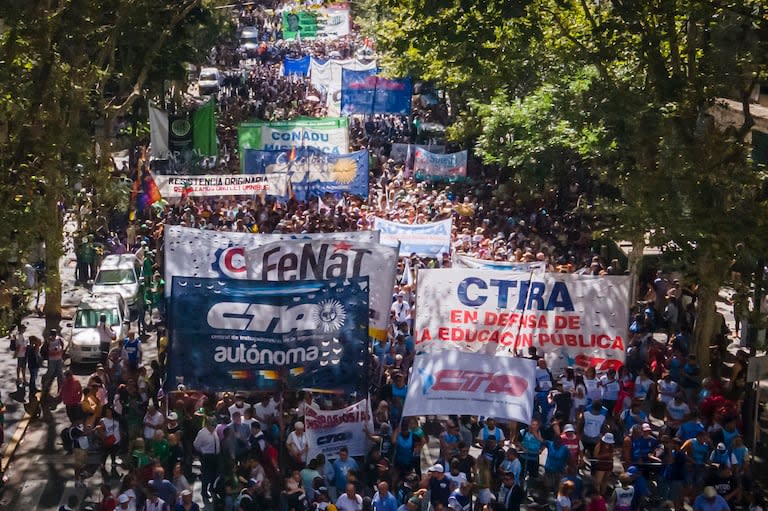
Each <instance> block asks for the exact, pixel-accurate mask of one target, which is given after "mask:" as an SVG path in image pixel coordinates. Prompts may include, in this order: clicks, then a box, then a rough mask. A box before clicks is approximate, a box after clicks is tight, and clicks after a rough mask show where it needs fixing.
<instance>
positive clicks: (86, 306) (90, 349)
mask: <svg viewBox="0 0 768 511" xmlns="http://www.w3.org/2000/svg"><path fill="white" fill-rule="evenodd" d="M102 314H103V315H105V316H106V317H107V325H109V327H110V328H111V329H112V332H114V334H115V336H116V340H115V341H114V342H115V343H116V342H119V341H120V340H121V339H123V338H124V337H125V336H126V335H127V334H128V325H126V324H125V322H126V321H129V319H130V311H129V309H128V305H127V304H126V303H125V300H124V299H123V297H122V296H120V295H119V294H117V293H110V294H90V295H87V296H84V297H83V298H82V299H81V300H80V303H79V304H78V306H77V310H76V311H75V319H74V321H73V322H72V323H70V324H68V325H67V326H69V327H71V328H70V332H69V343H68V345H67V352H68V353H69V357H70V359H71V361H72V363H73V364H83V363H87V362H99V361H100V359H101V350H100V348H99V342H100V340H101V338H100V335H99V332H98V330H96V326H97V325H98V324H99V318H100V317H101V315H102Z"/></svg>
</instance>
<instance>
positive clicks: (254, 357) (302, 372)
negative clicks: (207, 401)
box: [168, 277, 368, 393]
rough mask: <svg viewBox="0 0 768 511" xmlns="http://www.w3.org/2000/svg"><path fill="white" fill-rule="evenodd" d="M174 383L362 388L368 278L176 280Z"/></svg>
mask: <svg viewBox="0 0 768 511" xmlns="http://www.w3.org/2000/svg"><path fill="white" fill-rule="evenodd" d="M172 288H173V290H172V292H171V343H170V351H169V358H168V360H169V363H168V370H169V373H168V382H169V384H170V386H171V387H174V388H175V387H176V385H179V384H184V385H185V386H186V387H187V388H189V389H195V390H200V391H203V392H215V391H223V390H252V389H259V390H278V389H281V388H287V389H290V390H299V389H303V388H313V389H323V390H328V391H339V392H346V393H351V392H354V391H357V392H360V391H361V390H362V389H364V388H365V387H364V385H365V374H366V360H367V355H368V279H367V278H357V279H339V280H331V281H325V282H309V281H307V282H270V283H265V282H254V281H238V280H230V281H220V280H217V279H196V278H185V277H176V278H174V279H173V283H172Z"/></svg>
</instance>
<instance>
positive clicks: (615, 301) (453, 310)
mask: <svg viewBox="0 0 768 511" xmlns="http://www.w3.org/2000/svg"><path fill="white" fill-rule="evenodd" d="M416 304H417V307H416V318H415V329H416V339H415V340H416V350H417V351H424V352H439V351H443V350H458V351H463V352H477V353H486V354H494V355H495V354H501V355H511V354H514V353H516V352H518V351H526V350H527V348H529V347H531V346H533V347H536V348H537V349H538V350H539V353H542V354H543V355H544V356H545V357H546V358H547V360H548V362H549V363H550V368H552V367H562V366H566V367H567V366H581V367H587V366H597V367H598V368H600V369H606V368H608V367H617V366H619V365H621V364H622V363H623V361H624V356H625V346H626V339H627V326H628V324H629V277H623V276H621V277H620V276H605V277H594V276H583V275H574V274H564V273H539V272H515V271H499V270H482V269H464V268H462V269H439V270H421V271H419V286H418V290H417V296H416ZM420 304H428V306H427V307H421V306H420Z"/></svg>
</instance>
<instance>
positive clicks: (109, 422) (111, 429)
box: [101, 417, 120, 444]
mask: <svg viewBox="0 0 768 511" xmlns="http://www.w3.org/2000/svg"><path fill="white" fill-rule="evenodd" d="M101 423H102V424H104V436H110V435H114V437H115V444H119V443H120V423H119V422H117V421H116V420H115V419H108V418H107V417H103V418H102V419H101Z"/></svg>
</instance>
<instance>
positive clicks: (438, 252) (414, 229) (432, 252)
mask: <svg viewBox="0 0 768 511" xmlns="http://www.w3.org/2000/svg"><path fill="white" fill-rule="evenodd" d="M451 222H452V221H451V220H450V219H448V220H441V221H439V222H432V223H428V224H401V223H399V222H391V221H389V220H384V219H383V218H378V217H377V218H376V219H375V220H374V224H373V225H374V227H373V228H374V229H375V230H377V231H381V243H382V244H384V245H388V246H390V247H396V246H398V244H399V245H400V255H401V256H410V255H411V254H416V255H420V256H423V257H435V258H438V259H439V258H441V257H442V256H443V254H449V253H450V252H451Z"/></svg>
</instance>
